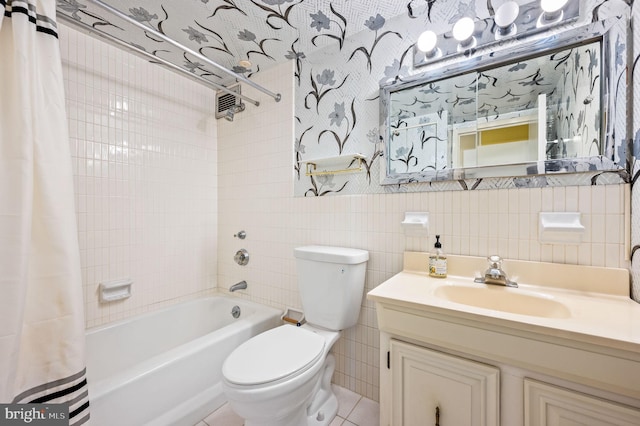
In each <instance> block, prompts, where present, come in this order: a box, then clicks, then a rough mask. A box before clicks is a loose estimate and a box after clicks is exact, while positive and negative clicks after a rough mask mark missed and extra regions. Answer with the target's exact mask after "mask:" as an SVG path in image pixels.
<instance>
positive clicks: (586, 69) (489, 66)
mask: <svg viewBox="0 0 640 426" xmlns="http://www.w3.org/2000/svg"><path fill="white" fill-rule="evenodd" d="M609 43H610V40H609V39H608V38H607V36H606V32H605V33H603V34H600V35H598V34H595V36H594V32H593V30H591V31H584V30H583V31H581V32H580V33H578V34H576V32H575V31H573V32H571V31H569V32H568V33H567V34H565V35H564V36H562V37H554V38H553V43H550V44H549V45H545V44H544V43H541V42H537V43H536V44H535V45H533V46H531V45H521V46H520V47H519V49H518V51H519V52H523V53H524V52H527V51H528V52H529V53H530V52H532V51H535V52H538V53H537V54H536V55H530V54H528V55H520V56H517V55H515V57H516V59H512V58H513V57H514V54H513V52H507V53H506V54H502V56H500V55H490V56H492V57H491V63H486V60H485V61H484V62H485V63H480V64H478V62H481V58H477V59H476V60H475V61H472V60H467V61H464V62H462V63H460V64H459V65H458V66H457V67H454V68H450V69H445V70H444V71H441V72H429V73H427V74H426V75H424V76H419V77H417V78H415V79H413V80H411V81H408V82H407V81H404V82H400V83H395V84H391V85H388V86H384V87H382V89H381V112H383V113H381V114H382V115H381V139H383V140H384V142H385V149H384V153H385V156H386V157H385V160H386V161H385V167H384V169H385V174H384V176H383V177H382V183H383V184H385V183H386V184H397V183H408V182H424V181H436V180H458V179H473V178H483V177H505V176H514V177H515V176H527V175H539V174H551V173H575V172H587V171H598V170H620V169H622V168H623V167H624V165H625V160H626V159H625V158H619V155H618V152H617V150H616V149H615V146H614V144H615V141H614V139H613V137H611V134H610V132H611V129H612V125H610V124H609V123H608V122H607V121H606V119H607V118H608V117H607V116H608V115H611V116H612V117H613V115H614V114H615V113H616V111H615V108H614V107H613V106H612V105H610V104H609V102H608V101H609V99H608V96H606V95H607V93H609V90H610V87H609V84H610V83H611V78H610V77H609V76H610V75H616V74H614V73H612V72H611V71H612V70H611V69H610V68H611V67H612V66H613V65H611V64H610V56H611V53H610V50H609V49H610V46H609ZM541 47H544V49H542V48H541ZM614 52H615V50H614ZM614 54H615V53H614ZM615 59H616V61H617V60H618V58H615ZM474 68H475V69H474ZM434 75H438V76H439V77H438V78H433V77H430V76H434ZM603 112H605V113H603ZM607 113H609V114H607Z"/></svg>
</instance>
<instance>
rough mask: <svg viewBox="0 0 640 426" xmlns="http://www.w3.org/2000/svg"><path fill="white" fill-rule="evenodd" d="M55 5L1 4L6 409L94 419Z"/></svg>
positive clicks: (0, 355)
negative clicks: (35, 406)
mask: <svg viewBox="0 0 640 426" xmlns="http://www.w3.org/2000/svg"><path fill="white" fill-rule="evenodd" d="M55 9H56V3H55V0H39V1H38V0H23V1H12V0H0V11H2V12H4V13H3V14H2V15H0V403H47V404H54V403H65V404H69V414H70V424H71V425H79V424H82V423H85V422H87V420H88V418H89V399H88V395H87V383H86V378H85V367H84V366H85V362H84V312H83V301H82V281H81V270H80V252H79V248H78V240H77V235H78V234H77V231H76V222H75V212H74V192H73V174H72V167H71V157H70V153H69V140H68V134H67V121H66V113H65V105H64V102H65V101H64V87H63V77H62V64H61V60H60V48H59V45H58V39H57V27H56V23H55Z"/></svg>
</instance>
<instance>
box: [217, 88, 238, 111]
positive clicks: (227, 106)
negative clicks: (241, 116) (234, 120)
mask: <svg viewBox="0 0 640 426" xmlns="http://www.w3.org/2000/svg"><path fill="white" fill-rule="evenodd" d="M228 89H229V90H232V91H234V92H236V93H238V94H240V93H241V91H240V85H239V84H236V85H235V86H230V87H228ZM241 103H242V99H240V98H238V97H236V96H233V95H231V94H229V93H226V92H222V91H218V92H217V93H216V118H222V117H224V116H225V115H226V114H227V111H228V110H232V111H233V110H234V108H235V107H236V106H237V107H240V106H241ZM234 112H236V111H234Z"/></svg>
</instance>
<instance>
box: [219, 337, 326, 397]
mask: <svg viewBox="0 0 640 426" xmlns="http://www.w3.org/2000/svg"><path fill="white" fill-rule="evenodd" d="M325 344H326V341H325V339H324V337H322V336H321V335H319V334H317V333H314V332H313V331H309V330H307V329H304V328H301V327H295V326H292V325H282V326H280V327H276V328H273V329H271V330H268V331H265V332H264V333H261V334H259V335H257V336H255V337H253V338H251V339H249V340H247V341H246V342H244V343H242V344H241V345H240V346H238V347H237V348H236V349H235V350H234V351H233V352H232V353H231V354H230V355H229V356H228V357H227V359H226V361H225V362H224V365H223V366H222V375H223V376H224V378H225V379H226V380H227V381H228V382H229V383H233V384H235V385H243V386H251V385H262V384H266V383H271V382H275V381H278V380H282V379H284V378H286V377H289V376H293V375H298V374H300V373H302V372H303V371H305V370H307V369H308V368H310V367H311V366H312V365H314V364H315V363H316V362H317V361H318V360H319V359H321V358H322V355H323V353H324V348H325Z"/></svg>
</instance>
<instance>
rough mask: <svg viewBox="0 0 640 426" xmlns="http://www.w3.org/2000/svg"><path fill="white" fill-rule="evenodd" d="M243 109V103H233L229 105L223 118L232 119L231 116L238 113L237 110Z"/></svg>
mask: <svg viewBox="0 0 640 426" xmlns="http://www.w3.org/2000/svg"><path fill="white" fill-rule="evenodd" d="M242 111H244V104H243V103H241V104H239V105H234V106H232V107H230V108H229V109H228V110H227V112H226V114H225V115H224V119H225V120H228V121H233V116H234V115H235V114H236V113H238V112H242Z"/></svg>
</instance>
